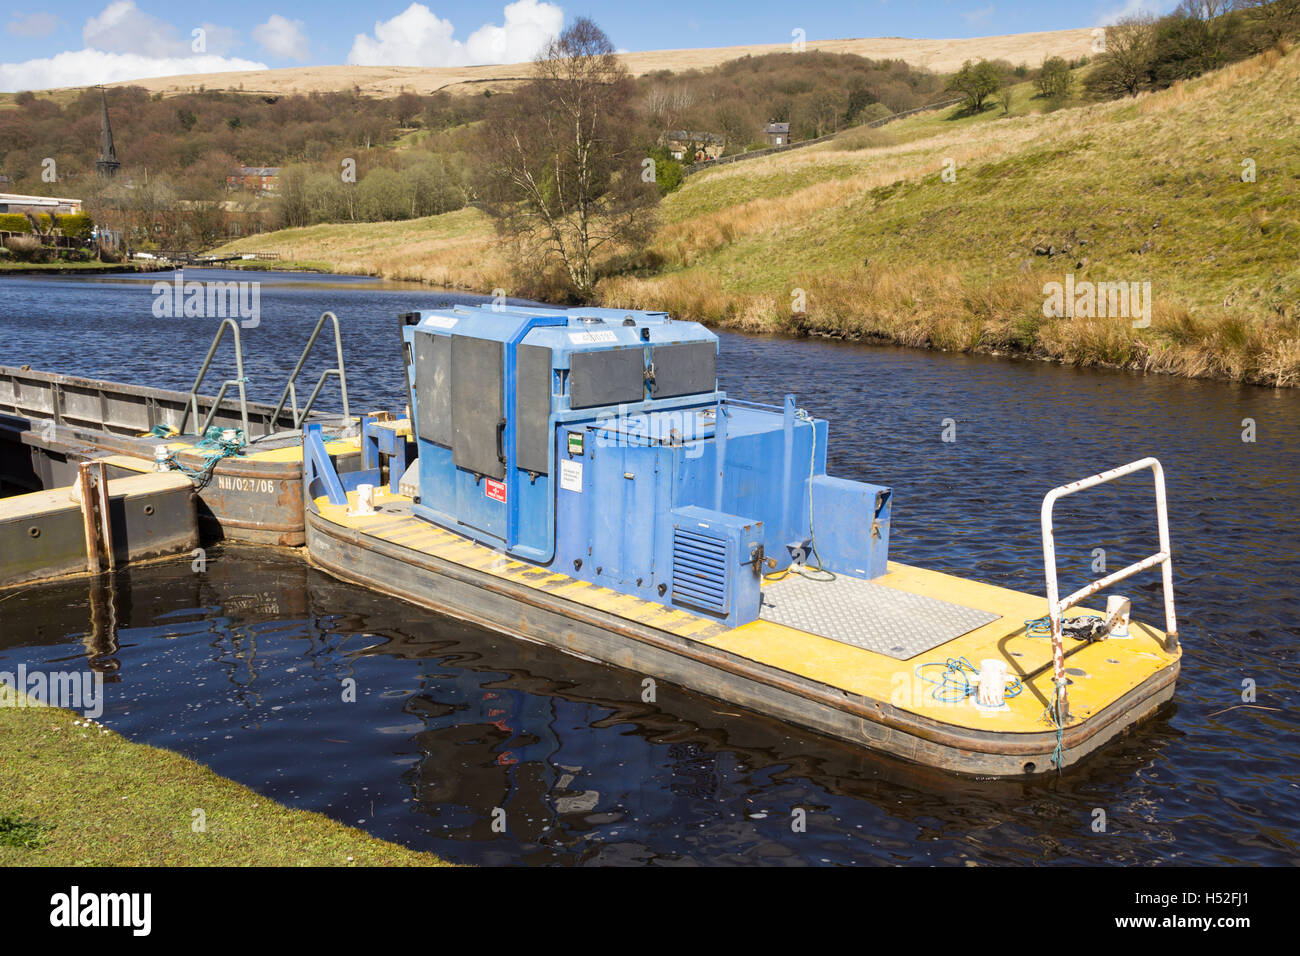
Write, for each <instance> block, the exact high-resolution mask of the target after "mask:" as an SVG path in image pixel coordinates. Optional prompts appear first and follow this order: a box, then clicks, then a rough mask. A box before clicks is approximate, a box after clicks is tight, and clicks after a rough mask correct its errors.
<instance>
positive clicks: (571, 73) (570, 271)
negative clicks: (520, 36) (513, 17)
mask: <svg viewBox="0 0 1300 956" xmlns="http://www.w3.org/2000/svg"><path fill="white" fill-rule="evenodd" d="M632 97H633V85H632V83H631V81H630V79H629V78H628V75H627V71H626V70H625V69H624V68H623V66H622V64H620V63H619V61H618V59H617V57H615V55H614V47H613V45H612V44H611V43H610V42H609V38H608V37H607V36H606V35H605V34H604V32H603V31H602V30H601V29H600V28H599V27H598V26H596V24H595V23H593V22H592V21H590V20H588V19H586V18H580V19H578V20H576V21H574V23H573V24H572V25H571V26H569V27H568V28H567V29H565V30H564V32H563V33H561V34H560V35H559V36H558V37H557V38H555V39H554V40H552V41H551V42H550V43H549V44H548V45H547V46H546V48H545V49H544V50H543V51H542V53H541V55H540V56H539V57H538V59H537V61H536V62H535V63H534V69H533V77H532V79H531V80H530V81H529V82H527V83H526V84H524V85H523V86H522V87H521V88H520V89H519V90H518V91H517V92H516V93H515V94H514V95H513V96H502V97H494V101H496V103H497V104H498V105H497V106H496V108H495V109H494V110H493V112H492V113H491V114H490V115H489V117H488V120H487V122H486V123H485V124H484V131H483V139H482V141H481V143H480V148H479V159H480V160H481V163H482V166H481V167H480V168H481V170H482V174H483V179H484V181H483V195H484V198H485V200H486V201H485V203H484V208H485V209H486V210H487V212H488V213H489V214H490V215H492V216H493V217H494V218H495V219H496V221H497V225H498V228H499V229H500V231H501V232H502V233H503V234H504V235H508V236H511V237H513V238H516V239H520V240H522V241H523V242H524V243H525V245H528V246H531V247H532V248H534V249H535V250H536V251H538V252H540V253H541V255H542V256H543V257H544V258H545V260H546V261H547V262H550V263H552V264H555V265H558V266H560V267H562V268H563V271H564V274H565V276H566V277H567V280H568V284H569V286H570V288H571V291H572V292H573V293H574V294H575V295H576V296H577V297H578V298H580V299H584V300H585V299H589V298H591V296H592V294H593V293H594V291H595V287H596V280H597V278H598V267H597V260H598V256H599V255H600V254H602V253H608V252H613V251H614V250H615V248H616V247H617V246H618V245H620V244H624V243H629V242H635V241H637V240H638V239H640V238H642V237H643V236H644V234H645V233H646V231H647V230H648V228H649V225H650V221H649V219H650V217H649V215H648V213H649V210H650V208H651V207H652V206H653V204H654V203H655V202H656V201H657V200H658V198H659V190H658V189H657V188H655V184H654V182H653V181H646V180H645V179H644V178H643V176H642V169H643V166H642V160H643V159H644V158H645V150H644V148H638V147H639V143H640V141H641V140H643V139H644V134H643V133H642V132H641V124H640V122H639V121H638V115H637V112H636V110H635V108H634V106H633V101H632Z"/></svg>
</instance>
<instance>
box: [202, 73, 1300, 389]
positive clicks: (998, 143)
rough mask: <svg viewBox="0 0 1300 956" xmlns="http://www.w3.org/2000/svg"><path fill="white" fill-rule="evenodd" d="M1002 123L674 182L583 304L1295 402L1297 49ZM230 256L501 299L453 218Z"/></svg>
mask: <svg viewBox="0 0 1300 956" xmlns="http://www.w3.org/2000/svg"><path fill="white" fill-rule="evenodd" d="M1018 104H1019V105H1018V106H1017V108H1016V109H1014V110H1013V111H1012V114H1011V115H1008V116H1000V115H999V112H1000V111H998V110H988V111H986V112H985V113H984V114H982V115H981V116H979V117H972V118H962V117H959V116H958V115H957V114H956V113H955V111H949V112H947V113H944V114H928V115H923V116H920V117H916V118H912V119H908V120H903V121H900V122H898V123H895V124H892V125H891V126H889V127H888V128H887V130H886V133H885V137H884V139H883V142H884V143H885V145H878V146H875V147H874V148H866V149H845V148H843V145H842V144H841V143H840V142H839V141H833V142H831V143H828V144H823V145H819V146H814V147H809V148H807V149H803V150H796V151H793V152H789V153H784V154H778V155H776V156H769V157H764V158H761V159H756V160H750V161H745V162H740V163H736V164H734V165H732V166H729V167H720V168H718V169H716V170H711V171H708V172H705V173H701V174H698V175H695V176H692V177H690V178H689V179H688V180H687V182H686V184H685V185H684V186H683V187H682V188H681V189H680V190H679V191H677V192H675V193H672V194H671V195H670V196H668V197H667V198H666V199H665V201H664V204H663V206H662V210H661V218H662V221H661V223H660V225H659V227H658V230H657V234H656V236H655V238H654V239H653V240H652V242H651V244H650V247H649V249H648V250H647V251H645V252H644V253H643V254H642V255H641V257H640V259H641V262H640V266H641V271H640V272H639V273H636V274H627V275H623V276H618V277H614V278H611V279H607V280H605V281H604V282H603V283H602V285H601V286H600V296H601V298H602V299H603V301H604V302H606V303H608V304H612V305H616V306H620V307H628V308H633V307H636V308H667V309H669V310H671V311H673V312H674V313H675V314H678V315H681V316H683V317H688V318H695V319H701V320H705V321H709V322H713V323H716V324H719V325H723V326H730V327H738V328H745V329H751V330H756V331H757V330H769V331H783V332H798V333H806V334H808V333H810V334H828V335H841V336H846V337H861V338H869V339H879V340H884V341H893V342H898V343H903V344H909V345H920V346H928V347H936V348H944V349H956V350H977V351H989V352H1015V353H1025V354H1032V355H1037V356H1040V357H1045V358H1053V359H1059V360H1065V361H1072V362H1078V363H1081V364H1106V365H1116V366H1127V367H1135V368H1142V369H1150V370H1159V371H1169V372H1174V373H1177V374H1184V375H1194V376H1214V377H1224V378H1231V379H1237V380H1242V381H1254V382H1264V383H1271V384H1287V385H1296V384H1300V320H1298V319H1297V310H1296V305H1295V303H1296V302H1297V300H1298V299H1300V266H1298V265H1297V260H1296V257H1295V250H1296V248H1297V245H1298V244H1300V203H1298V200H1297V197H1298V195H1300V190H1298V189H1297V187H1298V186H1300V148H1298V147H1300V125H1297V118H1298V117H1300V52H1297V51H1296V50H1292V51H1291V52H1290V53H1289V54H1287V55H1281V54H1279V53H1278V52H1277V51H1271V52H1269V53H1266V54H1263V55H1261V56H1258V57H1255V58H1253V59H1251V60H1247V61H1244V62H1242V63H1238V64H1235V65H1233V66H1230V67H1227V68H1225V69H1223V70H1220V71H1218V72H1217V73H1212V74H1208V75H1206V76H1204V77H1202V78H1200V79H1197V80H1193V81H1189V82H1182V83H1177V84H1175V85H1174V86H1173V87H1172V88H1170V89H1168V90H1164V91H1161V92H1157V93H1148V94H1142V95H1139V96H1138V97H1137V98H1133V99H1125V100H1118V101H1113V102H1106V103H1099V104H1091V105H1079V106H1076V107H1073V108H1068V109H1062V110H1058V111H1055V112H1044V111H1042V110H1041V108H1039V107H1035V106H1034V104H1033V101H1032V100H1030V99H1029V93H1028V91H1027V90H1025V89H1021V90H1019V91H1018ZM947 160H952V161H953V162H954V163H955V169H956V173H957V175H956V181H955V182H945V181H944V180H943V178H942V177H941V171H942V169H943V167H944V164H945V162H946V161H947ZM1244 160H1253V162H1254V164H1255V168H1256V181H1255V182H1244V181H1243V179H1242V175H1241V173H1242V168H1243V167H1242V163H1243V161H1244ZM225 248H226V249H228V250H237V251H250V250H255V249H265V250H275V251H278V252H280V253H281V254H282V255H285V256H288V257H290V258H293V259H301V260H312V261H313V262H316V263H318V264H323V265H327V266H328V267H330V268H333V269H336V270H338V271H346V272H362V273H371V274H384V275H390V276H400V277H406V278H415V279H421V280H424V281H428V282H432V283H436V284H440V285H455V286H461V287H464V288H472V289H477V290H481V291H487V290H490V289H492V288H496V287H503V288H510V283H509V281H508V279H507V276H508V275H509V272H508V269H507V254H506V252H505V251H504V250H502V249H500V248H498V247H497V246H496V244H495V240H494V237H493V233H492V231H491V227H490V225H489V223H488V222H487V221H486V219H485V218H484V217H482V216H481V214H479V213H478V212H476V211H475V210H472V209H466V210H461V211H459V212H457V213H453V214H450V215H446V216H441V217H431V218H426V219H421V220H412V221H410V222H407V223H402V224H400V225H396V226H394V225H386V224H374V225H370V226H356V225H345V226H317V227H313V228H311V229H305V230H288V231H284V232H280V233H274V234H270V235H265V236H260V237H256V238H254V239H247V240H244V241H241V242H237V243H234V244H232V245H231V246H228V247H225ZM393 250H398V251H397V252H394V251H393ZM1036 250H1037V251H1036ZM1066 274H1072V275H1074V276H1075V278H1076V279H1077V280H1081V281H1082V280H1087V281H1093V282H1098V281H1124V282H1138V283H1144V282H1150V283H1151V294H1152V298H1153V300H1154V306H1153V310H1152V324H1151V326H1150V327H1149V328H1140V329H1135V328H1133V327H1132V325H1131V323H1130V322H1128V321H1125V320H1121V319H1114V318H1106V319H1096V318H1060V319H1047V318H1045V317H1044V315H1043V303H1044V286H1045V283H1048V282H1053V281H1055V282H1063V281H1064V279H1065V276H1066ZM795 290H803V291H804V294H805V297H806V306H805V308H804V310H803V311H802V312H797V313H795V312H792V309H791V304H792V296H793V295H794V294H795ZM511 291H512V292H516V293H519V294H524V293H527V292H532V293H533V294H537V293H538V292H539V291H543V292H544V290H536V289H534V290H520V289H511Z"/></svg>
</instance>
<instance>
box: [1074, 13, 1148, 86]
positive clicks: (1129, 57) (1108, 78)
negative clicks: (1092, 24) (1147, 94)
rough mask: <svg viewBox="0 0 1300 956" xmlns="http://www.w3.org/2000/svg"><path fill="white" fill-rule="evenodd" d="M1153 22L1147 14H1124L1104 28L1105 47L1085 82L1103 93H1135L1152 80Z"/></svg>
mask: <svg viewBox="0 0 1300 956" xmlns="http://www.w3.org/2000/svg"><path fill="white" fill-rule="evenodd" d="M1155 33H1156V31H1155V22H1154V20H1152V18H1151V17H1150V16H1146V15H1143V16H1136V17H1126V18H1125V19H1123V20H1120V21H1119V22H1118V23H1116V24H1115V25H1114V26H1109V27H1107V28H1106V49H1105V51H1104V52H1102V53H1100V54H1098V55H1097V62H1096V65H1095V66H1094V67H1093V69H1092V72H1091V73H1089V74H1088V78H1087V80H1086V81H1085V85H1086V86H1087V87H1088V90H1089V92H1092V93H1094V94H1096V95H1099V96H1104V97H1110V98H1112V99H1113V98H1115V97H1120V96H1134V95H1136V94H1137V93H1138V92H1139V91H1140V90H1142V89H1143V88H1145V87H1146V86H1147V85H1148V84H1149V83H1150V80H1151V64H1152V62H1153V60H1154V59H1155Z"/></svg>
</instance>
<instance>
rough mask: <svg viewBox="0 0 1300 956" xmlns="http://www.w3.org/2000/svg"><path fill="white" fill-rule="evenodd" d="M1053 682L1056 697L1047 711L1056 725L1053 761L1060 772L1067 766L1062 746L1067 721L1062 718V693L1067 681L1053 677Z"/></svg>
mask: <svg viewBox="0 0 1300 956" xmlns="http://www.w3.org/2000/svg"><path fill="white" fill-rule="evenodd" d="M1052 683H1053V684H1054V685H1056V697H1055V699H1054V700H1053V701H1052V705H1051V706H1050V707H1048V708H1047V712H1048V714H1050V715H1051V718H1052V723H1054V724H1055V725H1056V747H1055V749H1053V750H1052V763H1053V764H1055V765H1056V772H1057V773H1058V774H1059V773H1060V772H1061V769H1062V768H1063V767H1064V766H1065V752H1064V750H1063V748H1062V747H1061V741H1062V739H1063V738H1064V736H1065V721H1063V720H1061V694H1062V692H1063V691H1064V690H1065V682H1064V681H1058V680H1056V678H1052Z"/></svg>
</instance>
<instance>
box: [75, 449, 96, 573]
mask: <svg viewBox="0 0 1300 956" xmlns="http://www.w3.org/2000/svg"><path fill="white" fill-rule="evenodd" d="M91 465H92V463H91V462H89V461H83V462H82V463H81V464H80V465H79V466H78V468H77V498H78V499H79V501H80V504H81V525H82V529H83V530H84V532H85V535H86V570H87V571H88V572H90V573H91V574H98V573H99V571H100V564H99V522H98V521H97V520H96V519H95V494H94V487H93V484H92V482H91V478H90V468H91Z"/></svg>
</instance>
